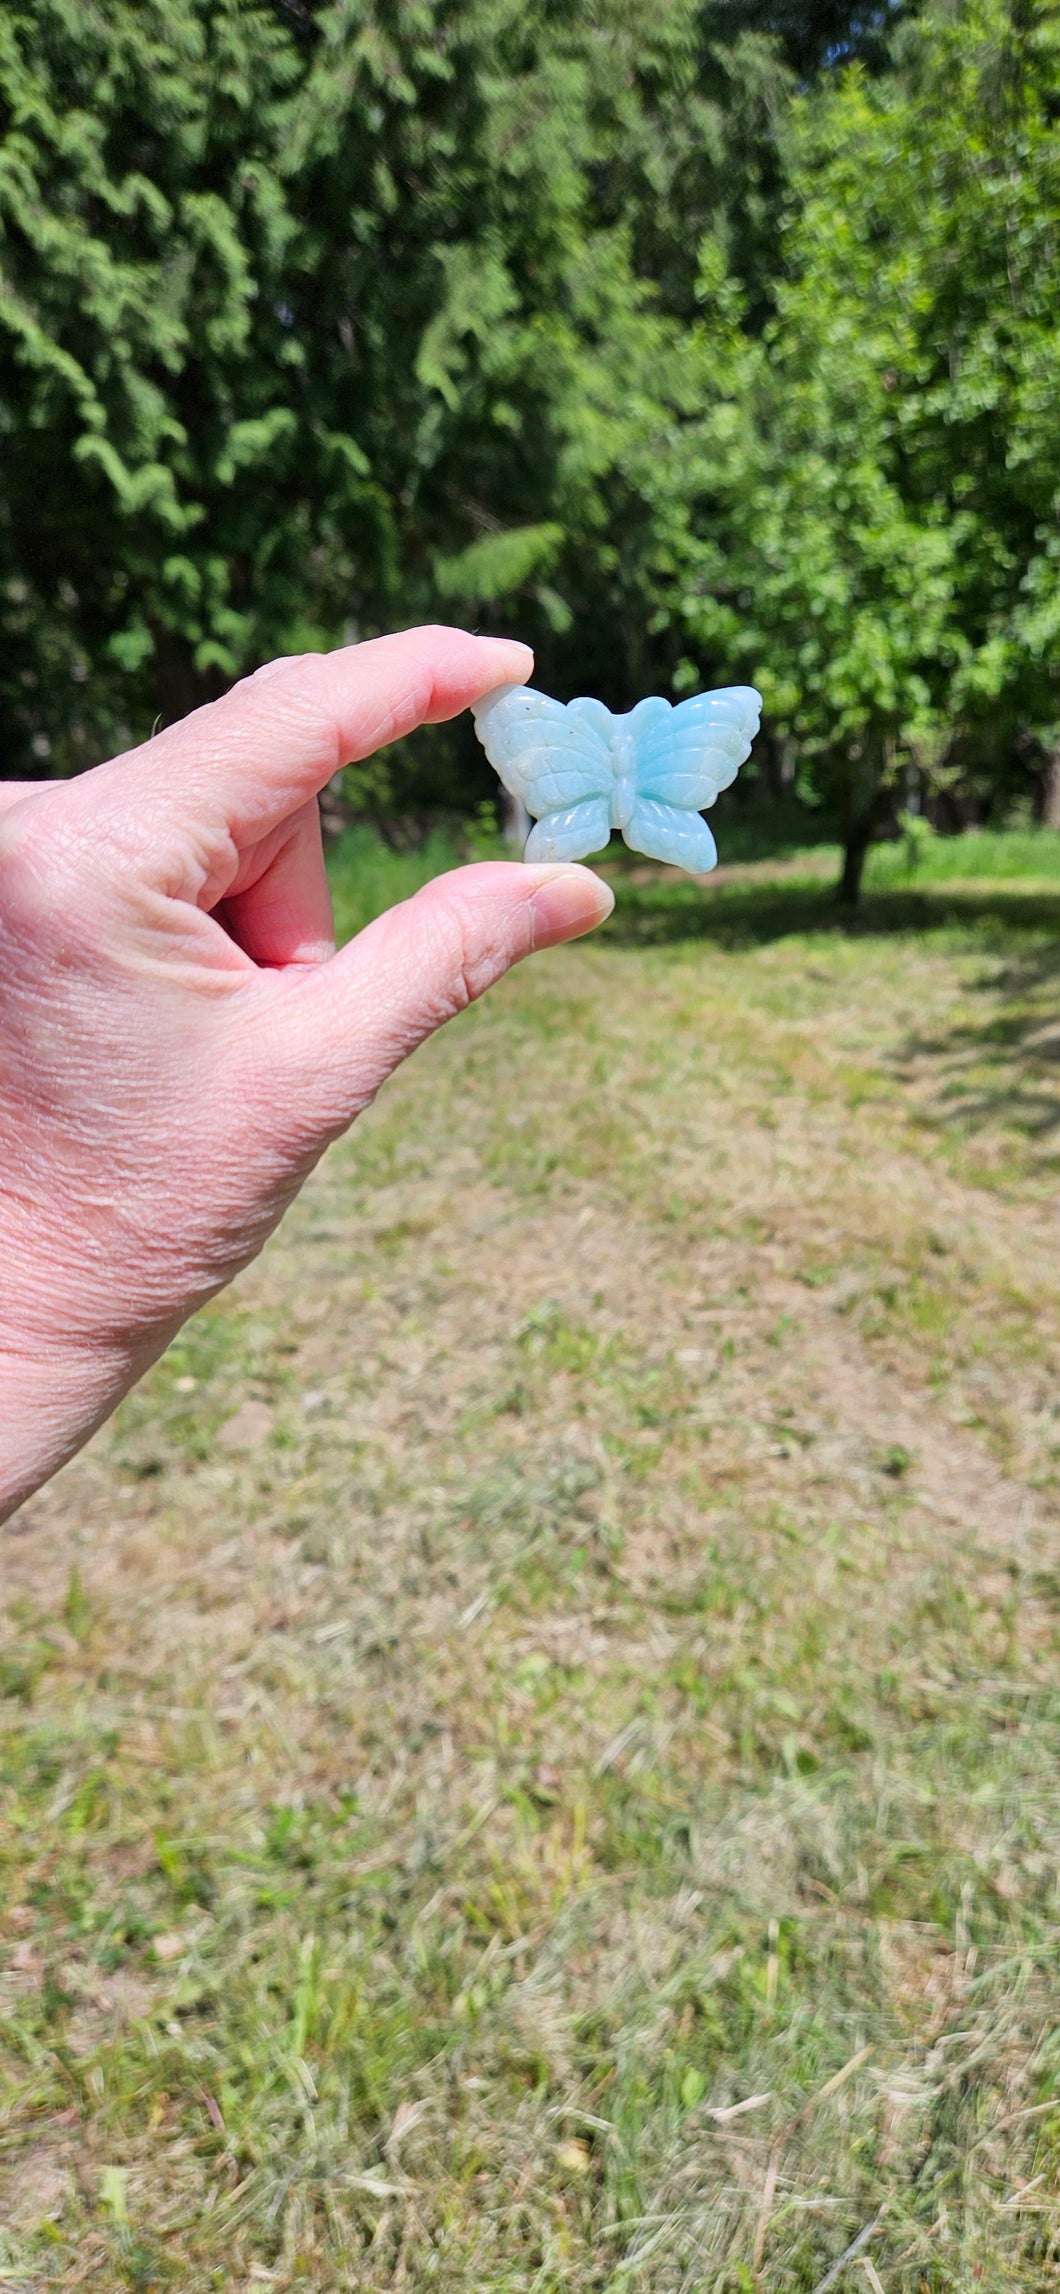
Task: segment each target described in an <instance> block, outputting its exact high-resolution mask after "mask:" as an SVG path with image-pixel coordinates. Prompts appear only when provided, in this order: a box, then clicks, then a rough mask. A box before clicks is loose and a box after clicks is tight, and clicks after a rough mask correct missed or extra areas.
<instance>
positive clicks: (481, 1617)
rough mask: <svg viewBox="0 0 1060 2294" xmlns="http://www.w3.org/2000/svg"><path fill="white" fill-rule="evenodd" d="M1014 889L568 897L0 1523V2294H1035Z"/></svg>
mask: <svg viewBox="0 0 1060 2294" xmlns="http://www.w3.org/2000/svg"><path fill="white" fill-rule="evenodd" d="M976 849H977V850H978V849H979V847H978V844H977V847H976ZM1009 849H1010V850H1011V847H1010V848H1009ZM434 857H435V856H431V865H432V866H433V864H434ZM437 857H441V848H440V847H439V848H438V853H437ZM1039 857H1040V847H1039V845H1038V844H1037V843H1036V844H1035V846H1034V863H1035V864H1034V867H1033V869H1032V870H1030V871H1029V872H1025V873H1024V875H1023V877H1022V878H1021V877H1019V876H1013V875H1012V874H1011V873H1006V871H1005V870H1004V868H1002V867H1001V866H1000V865H999V866H998V867H997V868H996V870H994V871H992V872H991V873H990V874H989V875H983V874H977V872H976V869H975V867H974V866H969V865H967V859H968V856H967V855H966V856H965V864H964V865H962V868H961V869H960V871H959V873H958V876H957V877H956V879H954V880H953V881H952V882H951V881H944V880H942V879H941V878H933V879H932V880H931V881H925V876H924V871H923V870H922V871H921V872H920V873H919V874H918V876H917V878H916V880H915V881H914V882H913V883H912V884H909V883H908V882H906V881H904V880H903V881H896V880H895V881H891V880H879V879H877V877H876V876H875V874H874V875H873V878H872V879H871V880H870V889H869V895H868V897H867V900H866V905H865V909H864V913H863V916H862V917H861V919H860V920H859V921H858V923H857V924H856V925H855V926H854V927H852V928H850V927H846V926H843V925H842V924H841V923H839V921H838V920H837V917H836V914H835V911H834V910H833V908H832V907H831V905H830V903H829V902H828V900H827V899H826V898H825V896H824V892H823V889H822V886H821V884H820V883H819V882H815V881H814V879H813V878H812V876H810V877H808V878H806V879H797V880H794V881H793V880H792V879H791V878H790V877H789V876H786V875H781V876H779V877H777V878H776V880H774V881H773V882H768V881H765V882H763V881H762V880H761V879H760V877H759V875H758V874H757V873H754V872H752V873H751V874H750V875H747V876H741V875H740V874H738V873H737V874H735V875H734V876H733V877H731V878H730V879H729V881H728V882H726V883H723V884H722V885H721V886H720V887H719V888H718V890H717V891H716V892H715V891H712V890H710V889H707V890H704V889H702V888H700V887H697V886H694V885H688V884H685V883H684V882H683V881H682V880H681V879H678V878H668V877H665V876H664V875H662V874H653V873H652V872H650V871H646V872H640V871H638V870H637V869H636V868H630V869H625V870H623V869H620V882H619V901H618V907H617V910H616V915H615V918H614V919H613V921H612V924H611V925H610V926H609V927H608V930H607V932H606V934H605V935H604V936H603V937H602V938H601V940H600V941H599V942H598V943H596V944H593V945H587V946H582V947H579V948H577V949H575V950H567V951H561V952H557V953H556V954H555V955H552V956H549V957H546V958H544V959H541V960H539V961H537V962H536V963H535V964H534V965H532V966H528V967H526V968H524V969H523V970H522V971H521V972H519V973H518V974H516V975H515V976H513V977H512V978H511V979H510V980H509V981H507V982H506V983H504V985H503V986H502V987H501V989H500V990H499V991H497V992H496V993H495V994H494V995H493V996H492V997H491V998H490V999H488V1001H487V1002H486V1003H484V1004H483V1005H481V1006H479V1007H476V1008H475V1009H474V1010H473V1011H471V1012H469V1013H468V1014H466V1015H465V1017H464V1018H463V1019H462V1020H461V1021H460V1022H459V1023H458V1024H457V1025H456V1026H455V1027H453V1028H452V1029H450V1030H449V1031H448V1032H447V1033H446V1034H445V1035H444V1036H443V1037H442V1038H440V1039H438V1041H437V1042H436V1043H434V1044H433V1045H431V1046H430V1047H428V1048H427V1049H426V1050H425V1051H424V1053H422V1054H421V1055H420V1056H418V1058H417V1059H416V1061H414V1062H413V1063H412V1064H411V1065H410V1067H409V1068H408V1069H407V1070H405V1071H403V1073H402V1074H401V1075H400V1076H399V1077H397V1078H396V1079H395V1080H394V1082H393V1083H392V1084H391V1085H390V1086H389V1087H388V1090H387V1091H386V1093H384V1095H383V1097H382V1099H381V1101H380V1102H379V1104H378V1105H377V1106H376V1108H375V1109H374V1110H373V1111H372V1112H371V1114H370V1115H369V1116H368V1117H367V1118H366V1119H365V1120H364V1121H363V1122H362V1124H361V1125H360V1126H359V1128H358V1130H357V1131H356V1133H355V1134H354V1135H353V1136H352V1137H351V1139H350V1140H349V1141H348V1142H346V1143H344V1144H343V1145H342V1146H340V1147H339V1148H338V1149H336V1150H335V1151H334V1152H333V1153H332V1154H331V1155H330V1156H329V1158H328V1159H327V1161H326V1163H325V1164H324V1166H323V1167H322V1168H321V1170H320V1171H319V1172H318V1174H317V1175H316V1177H315V1179H314V1181H313V1182H312V1184H311V1186H310V1188H309V1189H308V1190H307V1192H306V1194H305V1196H304V1197H303V1199H302V1201H301V1203H300V1204H299V1205H298V1207H297V1208H296V1210H295V1211H294V1213H293V1214H292V1216H291V1217H290V1219H289V1220H288V1222H287V1223H286V1225H285V1227H284V1229H283V1230H282V1232H281V1234H280V1235H279V1236H278V1237H277V1238H276V1240H275V1242H274V1243H273V1245H272V1246H271V1247H270V1250H269V1251H268V1252H267V1253H266V1255H265V1257H264V1258H263V1260H262V1261H261V1262H260V1263H259V1265H258V1266H257V1267H256V1268H254V1269H252V1270H251V1272H250V1273H249V1274H248V1275H247V1276H246V1277H244V1278H243V1279H242V1281H241V1282H240V1283H239V1284H238V1285H237V1286H236V1288H235V1290H234V1291H233V1292H232V1293H230V1294H229V1295H228V1296H226V1297H225V1298H223V1299H222V1300H220V1301H218V1302H217V1304H216V1305H215V1306H214V1307H213V1308H211V1309H210V1310H209V1312H207V1313H206V1314H204V1315H202V1316H200V1317H199V1318H198V1320H197V1321H196V1322H195V1323H194V1324H193V1325H191V1326H190V1327H189V1329H188V1330H187V1331H186V1332H185V1333H184V1334H183V1335H182V1337H181V1339H180V1341H179V1342H178V1344H177V1345H176V1346H175V1347H174V1348H173V1349H171V1351H170V1353H169V1354H168V1355H167V1357H166V1358H165V1360H164V1361H163V1362H162V1363H161V1364H159V1366H158V1368H157V1369H156V1371H155V1372H154V1373H153V1375H152V1377H151V1378H150V1379H149V1380H148V1381H147V1383H146V1384H145V1385H144V1387H143V1388H141V1389H140V1391H139V1392H138V1393H137V1394H135V1395H134V1396H132V1397H130V1399H129V1401H128V1403H127V1404H126V1405H125V1407H124V1409H123V1410H122V1412H121V1413H120V1416H119V1418H118V1420H117V1421H116V1422H115V1424H114V1425H113V1427H111V1428H110V1429H108V1430H107V1431H106V1432H105V1433H104V1434H102V1435H101V1436H100V1437H98V1439H97V1441H96V1442H95V1443H94V1444H93V1445H92V1447H91V1449H90V1450H89V1451H88V1452H87V1453H86V1454H85V1456H84V1457H83V1458H81V1459H80V1460H78V1461H76V1462H75V1463H74V1464H73V1465H72V1466H71V1467H69V1468H68V1469H67V1470H66V1472H65V1473H64V1474H63V1475H62V1476H61V1477H60V1478H59V1480H58V1481H57V1482H56V1483H55V1484H54V1485H53V1486H52V1487H51V1489H50V1490H48V1491H46V1492H43V1493H41V1495H40V1496H39V1497H38V1498H37V1499H36V1500H34V1501H33V1504H32V1505H31V1506H30V1507H29V1508H27V1509H26V1510H25V1512H24V1514H23V1515H22V1516H19V1517H16V1520H15V1522H14V1523H13V1524H12V1525H11V1527H10V1530H9V1532H8V1533H7V1535H6V1536H5V1539H4V1544H3V1554H4V1591H3V1634H2V1638H0V1689H2V1691H3V1702H2V1704H0V1716H2V1736H0V1900H2V1903H3V1914H2V1918H0V1938H2V1954H0V2074H2V2081H3V2096H2V2118H0V2221H2V2223H3V2228H2V2229H0V2284H4V2285H9V2286H15V2287H19V2288H25V2289H27V2290H29V2289H33V2290H34V2294H36V2289H38V2288H49V2287H56V2288H64V2289H65V2288H74V2287H81V2286H87V2287H89V2288H96V2287H98V2288H107V2289H111V2288H113V2289H116V2290H117V2289H123V2288H126V2287H130V2288H138V2289H150V2288H155V2287H158V2288H165V2287H173V2288H179V2289H180V2290H181V2294H184V2290H188V2294H199V2289H208V2288H224V2289H229V2288H231V2289H236V2288H238V2289H246V2290H247V2294H250V2289H252V2288H255V2287H257V2286H274V2287H277V2288H280V2289H288V2288H290V2289H295V2288H313V2289H320V2290H321V2294H323V2290H325V2289H326V2290H328V2294H330V2290H331V2289H333V2288H338V2287H343V2288H347V2287H348V2288H356V2289H358V2290H361V2289H363V2290H364V2294H375V2290H377V2289H378V2290H379V2294H382V2289H384V2288H386V2289H390V2288H398V2289H400V2288H407V2289H413V2288H415V2289H428V2288H431V2287H438V2288H440V2289H445V2294H472V2290H474V2294H561V2290H562V2294H588V2290H590V2289H592V2290H604V2289H606V2290H607V2294H706V2290H708V2289H709V2290H710V2294H752V2290H763V2294H764V2290H769V2294H813V2290H815V2289H818V2288H821V2287H823V2286H824V2285H825V2284H826V2283H827V2284H829V2285H835V2286H837V2287H838V2289H839V2294H844V2289H851V2290H852V2289H854V2288H856V2287H859V2288H862V2289H864V2288H868V2287H870V2286H871V2285H873V2284H876V2283H878V2284H882V2285H883V2286H884V2287H885V2288H886V2289H887V2294H924V2290H927V2294H984V2290H986V2294H992V2290H997V2294H1000V2290H1001V2289H1002V2288H1004V2289H1010V2288H1014V2287H1018V2288H1021V2289H1022V2288H1025V2289H1027V2294H1039V2290H1046V2289H1048V2288H1050V2287H1053V2286H1060V2037H1058V2031H1060V2013H1058V2009H1060V1920H1058V1912H1060V1901H1058V1892H1057V1874H1058V1868H1060V1863H1058V1851H1060V1757H1058V1756H1060V1693H1058V1688H1057V1662H1056V1660H1057V1653H1058V1645H1060V1565H1058V1552H1060V1546H1058V1539H1057V1528H1058V1521H1060V1400H1058V1396H1060V1380H1058V1370H1060V1279H1058V1277H1060V1237H1058V1233H1057V1226H1056V1218H1055V1195H1056V1180H1057V1149H1058V1135H1060V1090H1058V1068H1057V1051H1058V1045H1060V1037H1058V1034H1057V1026H1056V986H1057V979H1058V976H1060V954H1058V942H1057V934H1056V925H1057V922H1058V920H1060V902H1058V899H1057V895H1056V892H1055V891H1054V892H1052V893H1050V892H1049V890H1048V885H1047V884H1046V886H1045V888H1044V889H1043V884H1042V880H1043V879H1048V878H1049V877H1050V876H1051V875H1054V874H1055V870H1054V867H1053V864H1052V863H1051V862H1050V863H1049V864H1048V865H1041V866H1039V865H1038V861H1039ZM930 864H931V865H934V856H933V854H932V856H931V862H930ZM420 865H421V862H420V860H418V859H417V856H414V855H413V856H407V857H405V856H402V857H401V858H400V859H398V860H394V859H392V858H388V857H387V856H384V855H381V854H380V853H379V852H378V850H372V851H371V852H370V851H369V850H368V849H367V848H366V847H365V845H364V844H363V842H362V843H361V845H360V846H356V845H355V846H354V847H353V848H352V850H350V848H347V850H346V851H345V852H341V851H340V853H339V854H338V856H337V859H336V879H337V905H338V907H339V910H340V914H341V915H342V916H343V917H344V919H345V921H346V925H347V928H348V927H349V926H350V925H352V924H353V923H354V922H356V921H361V920H364V918H365V916H366V915H367V913H368V912H369V910H370V909H371V907H372V906H373V904H375V903H377V902H379V901H381V900H383V899H385V898H386V897H388V896H389V897H394V896H398V895H400V894H401V893H403V892H404V891H406V890H410V889H413V888H414V883H415V880H416V876H417V871H418V869H419V867H420ZM609 865H614V864H609ZM370 870H371V871H374V875H372V876H371V878H370V875H369V871H370ZM572 1052H573V1056H572ZM859 2239H860V2240H861V2241H862V2243H861V2245H860V2247H858V2248H857V2251H856V2252H851V2251H850V2250H851V2249H852V2248H854V2246H855V2242H856V2241H858V2240H859ZM844 2255H846V2256H847V2257H848V2259H847V2260H846V2261H845V2262H844V2260H843V2257H844ZM866 2259H867V2261H868V2262H869V2264H870V2265H871V2269H872V2271H874V2272H875V2278H870V2276H869V2275H868V2273H867V2272H866V2270H865V2268H864V2267H863V2260H866ZM837 2268H838V2272H839V2274H838V2276H832V2277H831V2278H830V2277H829V2273H830V2272H833V2273H834V2272H835V2271H836V2270H837Z"/></svg>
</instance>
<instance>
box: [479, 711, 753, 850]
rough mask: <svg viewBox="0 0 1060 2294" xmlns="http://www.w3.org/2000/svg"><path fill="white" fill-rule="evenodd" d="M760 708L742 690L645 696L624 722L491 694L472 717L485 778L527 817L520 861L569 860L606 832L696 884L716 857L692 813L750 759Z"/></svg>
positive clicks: (603, 839) (595, 845) (599, 843)
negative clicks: (688, 874) (486, 764)
mask: <svg viewBox="0 0 1060 2294" xmlns="http://www.w3.org/2000/svg"><path fill="white" fill-rule="evenodd" d="M761 709H762V697H761V694H759V693H756V692H755V690H754V687H753V686H752V685H727V686H724V687H723V688H722V689H721V690H719V691H718V692H715V693H696V694H694V695H693V697H692V699H691V700H690V701H679V702H678V703H677V706H676V707H672V706H671V704H670V702H669V701H664V700H662V699H661V697H660V696H658V695H655V696H653V697H652V699H651V700H649V701H638V703H637V706H636V708H635V709H631V710H630V712H629V714H628V716H625V717H613V716H612V714H611V711H610V709H606V708H605V707H604V704H603V702H602V701H591V700H580V701H552V700H550V699H549V696H548V694H547V693H535V692H534V690H533V687H532V686H530V685H498V686H497V687H496V689H495V691H494V692H492V693H487V694H486V695H485V696H484V698H483V699H482V700H481V701H479V702H477V703H476V704H475V707H474V718H475V730H476V732H477V733H478V737H479V740H480V741H481V743H482V746H483V748H484V749H485V751H486V755H487V757H488V758H489V761H490V763H491V765H492V766H493V769H494V771H495V772H496V773H497V774H498V776H499V778H500V779H501V780H502V781H503V783H504V786H505V788H506V789H509V790H510V791H511V794H512V795H513V796H514V797H519V798H520V799H521V800H522V802H523V804H524V805H525V806H526V809H527V811H528V812H529V813H532V814H533V815H534V816H535V819H536V823H537V825H536V827H534V828H532V829H531V831H530V835H529V837H528V838H527V843H526V853H525V858H526V859H527V860H581V859H583V858H584V856H585V854H586V853H589V852H600V851H602V850H603V847H604V845H605V844H606V843H607V842H608V839H609V837H610V834H611V831H612V829H613V828H618V829H621V831H622V834H623V836H624V838H625V840H626V843H627V844H628V845H631V846H632V848H633V850H634V852H644V853H647V854H648V856H649V858H650V859H651V860H666V861H669V862H670V863H671V864H672V865H673V867H675V868H687V869H689V870H691V871H693V872H694V873H695V874H697V875H698V874H700V873H701V872H703V871H705V870H706V869H708V868H713V867H714V865H715V862H716V860H717V857H718V848H717V846H716V844H715V842H714V839H713V837H712V835H711V833H710V830H709V828H708V827H707V824H706V821H705V820H701V819H700V812H701V810H702V808H703V806H704V805H711V804H713V802H714V799H715V797H716V796H717V795H718V792H719V790H720V789H727V788H728V786H729V783H730V781H734V780H735V778H736V775H737V773H738V772H739V770H740V766H741V765H742V764H743V763H744V760H745V758H747V757H749V756H750V754H751V742H752V740H753V739H754V736H755V734H756V733H757V731H758V725H759V719H760V715H761Z"/></svg>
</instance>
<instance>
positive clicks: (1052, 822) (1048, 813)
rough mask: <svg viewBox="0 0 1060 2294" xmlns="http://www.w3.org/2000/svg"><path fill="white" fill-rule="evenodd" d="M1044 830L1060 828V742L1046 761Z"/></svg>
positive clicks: (1043, 811)
mask: <svg viewBox="0 0 1060 2294" xmlns="http://www.w3.org/2000/svg"><path fill="white" fill-rule="evenodd" d="M1042 827H1043V828H1060V741H1058V742H1057V744H1056V746H1055V748H1053V749H1051V750H1050V752H1049V755H1048V756H1047V757H1046V760H1045V804H1044V807H1043V810H1042Z"/></svg>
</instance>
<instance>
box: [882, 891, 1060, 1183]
mask: <svg viewBox="0 0 1060 2294" xmlns="http://www.w3.org/2000/svg"><path fill="white" fill-rule="evenodd" d="M973 985H975V986H978V987H980V988H981V989H983V990H984V991H988V992H989V995H990V999H991V1006H992V1009H991V1011H990V1012H989V1014H988V1015H987V1017H986V1018H984V1019H983V1020H981V1021H980V1020H968V1019H965V1020H961V1021H958V1022H955V1023H954V1024H953V1025H951V1026H949V1027H945V1028H936V1029H932V1030H930V1031H925V1032H923V1033H922V1034H917V1035H914V1036H911V1037H910V1038H909V1040H908V1042H907V1043H906V1044H905V1045H904V1046H903V1049H902V1053H901V1055H900V1057H899V1060H898V1062H897V1066H898V1072H899V1073H900V1074H903V1075H904V1076H905V1077H907V1078H911V1077H912V1076H913V1075H915V1074H917V1073H919V1074H921V1075H923V1074H924V1072H925V1070H928V1071H930V1072H931V1073H932V1077H933V1082H934V1084H935V1088H936V1093H937V1104H936V1106H935V1108H934V1109H931V1110H925V1112H924V1116H923V1120H924V1121H926V1122H927V1123H928V1124H930V1125H931V1127H932V1128H933V1129H942V1128H943V1127H946V1128H950V1127H952V1126H953V1125H954V1124H955V1123H956V1124H959V1126H960V1128H961V1129H962V1130H964V1131H966V1132H971V1131H983V1130H986V1129H988V1128H989V1127H991V1126H994V1125H996V1124H999V1123H1000V1124H1004V1125H1005V1126H1006V1127H1007V1128H1008V1129H1009V1130H1015V1131H1020V1132H1022V1133H1023V1135H1024V1137H1025V1138H1027V1139H1033V1140H1039V1141H1044V1140H1048V1139H1050V1138H1051V1137H1052V1135H1053V1134H1054V1133H1057V1132H1060V935H1058V936H1057V937H1055V938H1053V939H1050V940H1049V941H1046V942H1044V943H1042V942H1039V943H1038V945H1037V946H1032V947H1024V948H1022V949H1020V950H1018V952H1017V953H1016V954H1014V955H1013V956H1012V957H1011V958H1010V960H1009V962H1008V963H1006V964H1004V965H1003V966H1002V968H1001V969H1000V970H998V969H996V968H992V969H991V970H990V972H989V973H988V974H986V975H985V976H984V977H983V978H982V979H981V980H980V981H978V982H975V983H973Z"/></svg>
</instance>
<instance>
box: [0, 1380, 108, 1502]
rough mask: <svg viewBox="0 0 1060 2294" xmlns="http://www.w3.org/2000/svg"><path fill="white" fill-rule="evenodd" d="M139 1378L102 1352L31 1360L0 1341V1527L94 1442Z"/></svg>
mask: <svg viewBox="0 0 1060 2294" xmlns="http://www.w3.org/2000/svg"><path fill="white" fill-rule="evenodd" d="M138 1374H139V1373H138V1369H137V1368H136V1367H135V1366H134V1365H133V1364H132V1363H131V1362H130V1361H129V1359H128V1357H122V1356H120V1355H119V1354H117V1353H108V1352H106V1351H105V1350H102V1349H101V1350H99V1351H98V1352H97V1351H96V1350H95V1349H93V1348H90V1347H81V1348H71V1349H69V1350H63V1349H60V1348H56V1350H55V1351H54V1353H52V1352H47V1353H41V1354H39V1355H33V1354H29V1353H26V1352H23V1351H20V1350H16V1349H12V1348H10V1347H8V1346H5V1344H4V1342H3V1339H2V1338H0V1522H4V1521H7V1520H8V1519H9V1517H10V1516H11V1514H13V1513H15V1512H16V1511H17V1509H18V1507H19V1506H20V1505H22V1504H24V1503H25V1500H26V1499H27V1498H28V1497H31V1496H32V1495H33V1492H34V1490H36V1489H39V1488H40V1486H41V1484H42V1483H43V1482H46V1481H47V1480H48V1479H49V1477H50V1476H51V1475H52V1474H54V1473H57V1472H58V1470H59V1467H60V1466H64V1465H65V1464H66V1462H67V1459H68V1458H72V1457H73V1455H74V1452H75V1451H76V1450H79V1449H80V1448H81V1446H82V1444H83V1443H84V1442H87V1441H88V1440H89V1439H90V1438H91V1436H92V1435H93V1434H94V1433H95V1432H96V1429H97V1427H99V1426H101V1425H102V1424H103V1421H104V1419H105V1418H106V1417H108V1416H109V1414H110V1412H111V1411H112V1410H113V1409H114V1407H115V1405H116V1404H117V1403H118V1402H119V1401H120V1400H121V1397H122V1395H123V1394H125V1393H127V1391H128V1389H129V1387H130V1386H131V1385H132V1384H133V1382H134V1380H135V1378H136V1377H137V1376H138Z"/></svg>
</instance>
